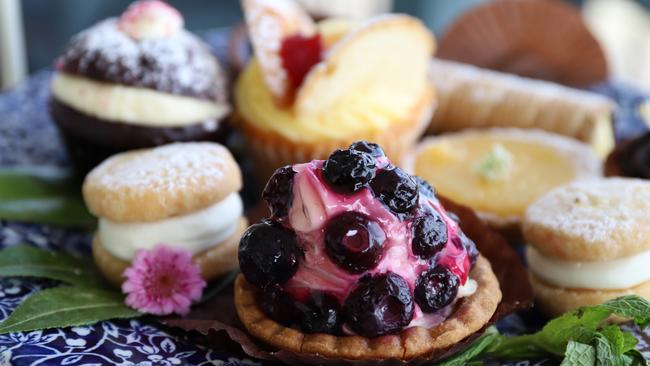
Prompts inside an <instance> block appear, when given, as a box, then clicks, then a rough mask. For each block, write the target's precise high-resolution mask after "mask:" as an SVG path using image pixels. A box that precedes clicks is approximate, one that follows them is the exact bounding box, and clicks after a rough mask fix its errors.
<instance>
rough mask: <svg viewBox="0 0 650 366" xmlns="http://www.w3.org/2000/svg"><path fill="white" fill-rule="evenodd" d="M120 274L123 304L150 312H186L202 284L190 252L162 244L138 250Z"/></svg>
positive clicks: (201, 288)
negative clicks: (123, 297) (122, 278)
mask: <svg viewBox="0 0 650 366" xmlns="http://www.w3.org/2000/svg"><path fill="white" fill-rule="evenodd" d="M122 276H123V277H125V278H126V281H125V282H124V283H123V284H122V292H123V293H125V294H126V295H127V297H126V304H127V305H128V306H130V307H132V308H134V309H136V310H138V311H140V312H142V313H148V314H154V315H168V314H172V313H176V314H179V315H186V314H187V313H188V312H189V311H190V305H192V302H194V301H196V300H198V299H200V298H201V295H202V294H203V288H204V287H205V281H204V280H203V278H202V277H201V269H200V268H199V266H198V265H196V264H194V263H192V253H190V252H189V251H187V250H183V249H175V248H170V247H168V246H165V245H157V246H156V247H155V248H153V249H151V250H140V251H138V253H137V254H136V255H135V258H134V260H133V262H132V263H131V266H130V267H129V268H127V269H126V270H125V271H124V273H123V274H122Z"/></svg>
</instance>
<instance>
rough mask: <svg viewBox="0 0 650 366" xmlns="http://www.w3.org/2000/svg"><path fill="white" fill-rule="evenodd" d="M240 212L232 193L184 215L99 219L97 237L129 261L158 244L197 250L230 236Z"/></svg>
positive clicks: (238, 198) (239, 202)
mask: <svg viewBox="0 0 650 366" xmlns="http://www.w3.org/2000/svg"><path fill="white" fill-rule="evenodd" d="M242 212H243V204H242V200H241V198H240V196H239V194H237V193H231V194H230V195H229V196H228V197H226V198H225V199H224V200H223V201H220V202H217V203H216V204H214V205H212V206H209V207H207V208H204V209H202V210H200V211H197V212H193V213H190V214H187V215H183V216H178V217H170V218H167V219H164V220H159V221H154V222H142V223H140V222H137V223H122V222H114V221H111V220H107V219H105V218H100V219H99V233H98V235H99V239H100V241H101V243H102V246H103V247H104V248H105V249H106V250H107V251H109V252H110V253H111V254H113V255H114V256H116V257H118V258H121V259H124V260H126V261H130V260H132V259H133V257H134V256H135V253H136V252H137V251H138V250H139V249H151V248H153V247H154V246H156V245H157V244H165V245H169V246H172V247H176V248H183V249H187V250H189V251H190V252H192V253H193V254H196V253H199V252H201V251H203V250H206V249H208V248H210V247H213V246H215V245H217V244H219V243H220V242H222V241H224V240H226V239H227V238H228V237H230V236H231V235H232V234H233V233H234V231H235V229H236V227H237V220H238V219H239V218H240V216H241V215H242Z"/></svg>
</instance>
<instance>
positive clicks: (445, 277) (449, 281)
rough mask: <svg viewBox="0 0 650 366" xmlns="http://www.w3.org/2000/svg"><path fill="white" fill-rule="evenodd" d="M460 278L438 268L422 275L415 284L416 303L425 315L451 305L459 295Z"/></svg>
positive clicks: (445, 269)
mask: <svg viewBox="0 0 650 366" xmlns="http://www.w3.org/2000/svg"><path fill="white" fill-rule="evenodd" d="M459 285H460V281H459V279H458V276H456V275H455V274H454V273H452V272H451V271H450V270H449V269H447V268H445V267H436V268H433V269H430V270H428V271H426V272H424V273H422V274H421V275H420V277H418V280H417V282H416V284H415V302H416V303H417V304H418V305H419V306H420V309H422V311H423V312H425V313H435V312H436V311H438V310H440V309H442V308H444V307H445V306H447V305H449V304H451V302H452V301H454V299H455V298H456V295H457V294H458V287H459Z"/></svg>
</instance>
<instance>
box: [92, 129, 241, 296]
mask: <svg viewBox="0 0 650 366" xmlns="http://www.w3.org/2000/svg"><path fill="white" fill-rule="evenodd" d="M241 187H242V178H241V172H240V170H239V167H238V165H237V163H236V162H235V160H234V158H233V157H232V155H231V154H230V152H229V151H228V150H227V149H226V148H225V147H223V146H221V145H219V144H216V143H207V142H206V143H176V144H171V145H166V146H161V147H157V148H154V149H145V150H137V151H132V152H127V153H122V154H118V155H115V156H113V157H111V158H109V159H107V160H106V161H104V162H103V163H102V164H100V165H99V166H97V167H96V168H95V169H93V170H92V171H91V172H90V173H89V174H88V176H87V177H86V179H85V181H84V185H83V195H84V199H85V201H86V205H87V206H88V208H89V210H90V212H91V213H93V214H94V215H95V216H97V217H99V225H98V230H97V233H96V235H95V238H94V240H93V255H94V258H95V261H96V263H97V266H98V267H99V269H100V270H101V271H102V272H103V274H104V275H105V276H106V278H107V279H108V280H109V281H110V282H111V283H112V284H114V285H119V284H121V283H122V277H121V276H122V272H123V271H124V269H125V268H127V267H128V266H129V263H130V262H131V261H132V260H133V258H134V256H135V254H136V253H137V252H138V250H140V249H152V248H153V247H155V246H156V245H159V244H164V245H167V246H170V247H175V248H179V249H185V250H189V251H190V252H191V253H192V254H193V255H194V261H195V262H196V263H197V264H198V265H199V266H200V267H201V272H202V275H203V277H204V278H205V279H206V280H210V279H212V278H215V277H217V276H220V275H223V274H225V273H227V272H229V271H231V270H233V269H234V268H236V267H237V244H238V241H239V238H240V237H241V233H242V232H243V231H244V229H245V228H246V225H247V222H246V219H245V218H244V217H243V216H242V213H243V204H242V200H241V198H240V196H239V194H238V191H239V190H240V189H241Z"/></svg>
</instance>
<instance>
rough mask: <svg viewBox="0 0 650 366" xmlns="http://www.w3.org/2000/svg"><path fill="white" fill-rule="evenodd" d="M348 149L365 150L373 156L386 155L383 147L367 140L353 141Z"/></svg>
mask: <svg viewBox="0 0 650 366" xmlns="http://www.w3.org/2000/svg"><path fill="white" fill-rule="evenodd" d="M350 150H356V151H361V152H365V153H368V154H370V155H371V156H373V157H375V158H381V157H383V156H386V154H385V153H384V149H382V148H381V147H380V146H379V145H377V144H375V143H374V142H368V141H363V140H362V141H355V142H353V143H352V145H350Z"/></svg>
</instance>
